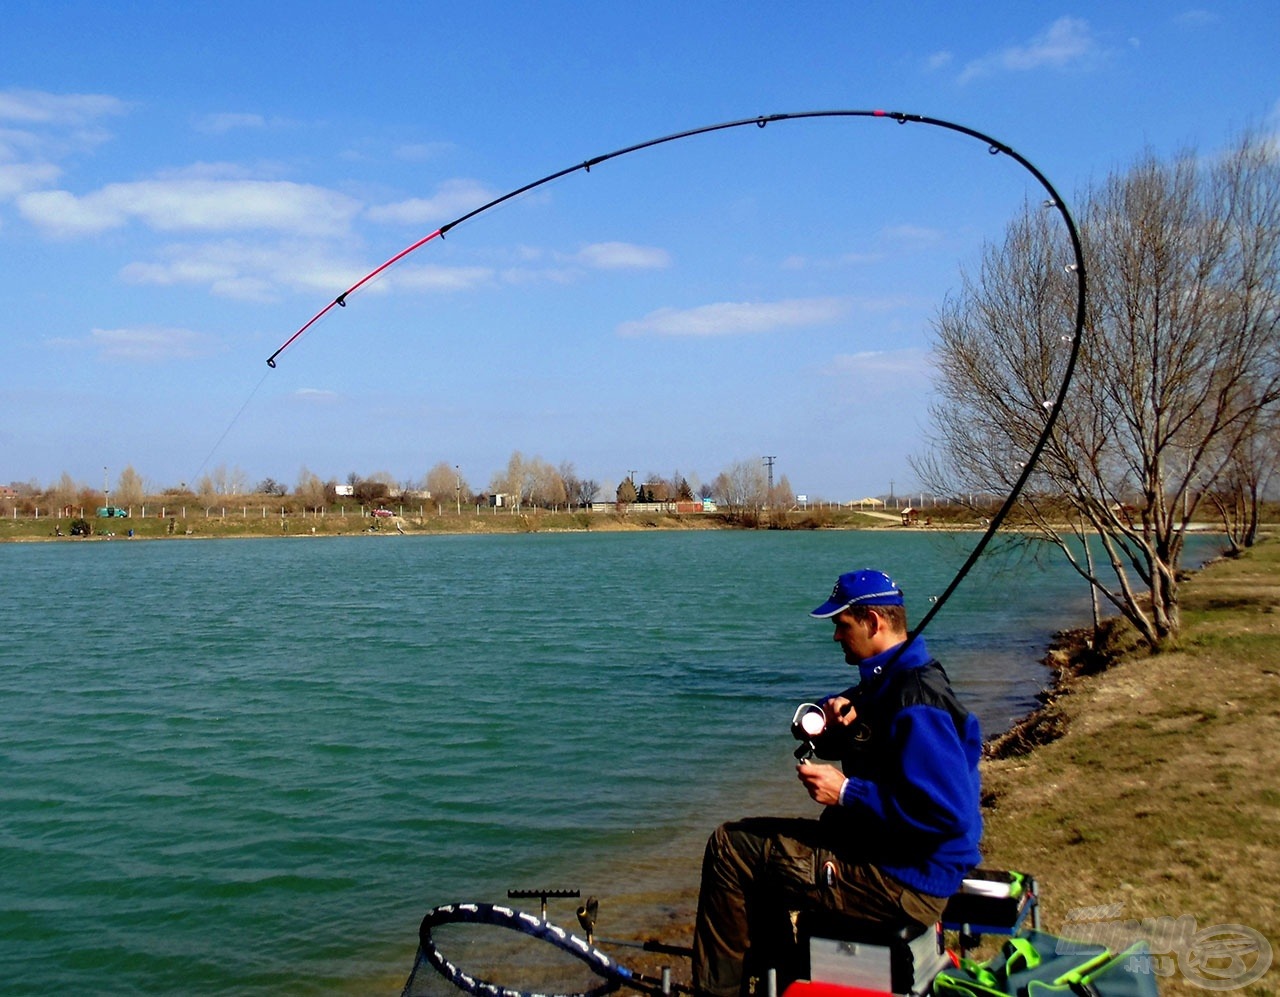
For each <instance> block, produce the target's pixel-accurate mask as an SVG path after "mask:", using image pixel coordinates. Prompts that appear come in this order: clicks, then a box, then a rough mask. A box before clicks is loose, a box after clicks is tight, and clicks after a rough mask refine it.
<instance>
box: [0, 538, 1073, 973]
mask: <svg viewBox="0 0 1280 997" xmlns="http://www.w3.org/2000/svg"><path fill="white" fill-rule="evenodd" d="M972 539H973V538H972V537H961V538H953V537H947V536H942V535H931V534H928V533H913V534H889V533H877V532H871V533H857V532H823V533H724V532H712V533H701V532H698V533H667V532H661V533H625V534H617V533H615V534H560V535H542V534H535V535H529V536H513V537H499V536H483V537H400V536H397V537H363V536H360V537H343V538H321V539H305V538H297V539H279V540H268V539H263V540H255V541H161V542H143V541H135V542H130V541H124V540H121V541H115V542H110V543H60V544H15V545H5V546H3V547H0V572H3V577H4V579H5V582H6V585H5V588H6V592H5V598H4V600H3V601H2V602H0V766H2V769H3V776H2V777H0V981H2V982H3V989H4V991H5V992H6V993H13V994H27V993H30V994H36V993H40V994H43V993H50V992H58V991H76V992H79V991H86V992H88V991H93V992H97V993H111V994H161V993H177V992H186V993H208V994H264V995H265V994H273V995H274V994H285V993H288V994H322V993H392V994H394V993H397V992H398V989H399V986H400V984H401V983H402V982H403V980H404V977H405V975H406V973H407V971H408V969H409V966H410V965H411V963H412V960H413V955H414V950H415V947H416V929H417V924H418V921H419V919H420V918H421V916H422V914H423V913H424V912H425V911H426V910H427V909H428V908H429V907H431V906H434V905H436V904H439V903H443V902H446V901H452V900H464V899H477V900H498V899H501V898H502V897H503V896H505V890H506V889H507V888H508V887H511V886H516V887H535V888H543V887H546V886H548V885H551V886H572V887H577V886H582V887H583V888H584V892H585V890H586V889H590V890H591V891H593V892H604V893H605V895H612V894H613V893H623V894H626V893H632V894H634V893H637V892H640V891H642V890H644V889H646V888H648V887H654V888H658V889H661V888H665V887H667V886H674V885H685V886H688V885H691V882H690V877H694V878H696V868H697V866H696V847H697V846H696V843H697V842H699V841H700V840H701V838H702V837H704V836H705V834H706V832H707V831H709V830H710V829H711V828H712V827H714V825H715V824H716V823H718V822H719V821H721V820H723V819H726V818H729V817H733V816H739V815H741V814H743V813H746V812H748V811H750V810H752V809H753V807H754V804H755V803H756V802H758V801H759V800H760V799H761V798H762V797H765V798H767V797H769V796H770V794H774V795H778V794H783V793H785V794H798V793H799V790H798V788H797V787H796V786H795V784H794V781H793V780H794V776H793V774H792V770H791V750H792V747H793V742H792V741H791V739H790V735H789V733H788V723H789V720H790V716H791V712H792V710H793V708H794V705H795V704H796V703H798V702H799V701H801V700H802V699H805V698H808V697H810V696H812V695H814V694H817V693H822V692H825V691H831V690H834V689H838V688H842V687H843V686H845V685H847V684H849V681H850V676H849V672H848V669H847V667H846V666H845V665H844V664H843V662H842V661H841V659H840V656H839V653H838V651H837V649H836V648H835V646H834V645H833V644H832V643H831V642H830V628H829V627H828V626H827V625H824V624H820V623H817V622H815V621H812V620H810V619H808V618H807V616H806V613H807V611H808V610H809V609H810V608H812V607H813V606H815V605H817V603H818V602H820V601H822V599H823V598H824V597H825V596H826V594H827V592H828V591H829V590H830V586H831V584H832V582H833V580H834V577H835V575H836V574H838V573H839V572H841V571H843V570H848V569H849V568H852V567H858V566H881V567H885V568H887V569H888V570H890V571H891V572H892V573H893V574H894V575H895V577H896V578H897V579H898V581H899V583H900V584H901V585H903V586H904V588H905V589H906V590H907V593H908V598H909V601H910V602H911V603H912V604H913V605H915V606H918V607H923V606H924V605H926V604H927V599H928V597H929V594H930V593H936V592H940V591H941V590H942V589H943V588H944V587H945V585H946V583H947V582H948V581H949V580H950V577H951V575H952V573H953V572H954V570H955V568H956V567H957V566H958V565H959V563H960V562H961V560H962V559H963V555H964V553H965V551H966V549H967V545H968V544H969V543H971V542H972ZM979 564H980V568H979V570H976V571H975V572H974V573H973V575H971V576H970V578H969V579H967V580H966V583H965V585H964V586H962V587H961V589H960V590H959V591H958V592H957V594H956V595H955V596H954V597H953V599H952V600H951V601H950V602H949V603H948V605H947V607H946V608H945V609H944V611H943V612H942V613H941V614H940V615H939V617H938V618H937V619H936V620H935V621H934V623H933V624H932V625H931V626H930V628H929V631H928V633H927V637H928V639H929V644H930V647H931V649H932V650H933V652H934V653H935V655H937V656H938V657H939V658H940V659H942V660H943V662H944V664H945V665H946V666H947V668H948V670H949V672H950V673H951V675H952V678H953V680H954V681H955V684H956V685H957V686H958V687H959V688H960V689H961V691H962V693H963V695H964V696H965V697H966V698H967V699H968V701H969V703H970V705H971V706H972V707H973V708H974V709H975V711H976V712H978V713H979V715H980V716H981V717H982V719H983V723H984V727H985V728H986V729H987V730H993V729H997V728H999V727H1001V726H1003V725H1004V724H1006V723H1007V722H1008V721H1009V720H1010V719H1011V718H1013V717H1015V716H1017V715H1020V714H1021V713H1023V712H1025V711H1026V710H1027V709H1028V708H1029V707H1030V706H1031V705H1033V702H1034V696H1035V693H1036V692H1037V691H1038V690H1039V688H1040V687H1041V685H1042V683H1043V681H1044V680H1045V678H1046V675H1045V671H1044V669H1043V668H1042V667H1041V666H1040V665H1038V664H1036V659H1037V658H1039V657H1040V655H1041V654H1042V652H1043V646H1044V644H1045V642H1046V640H1047V639H1048V637H1049V635H1050V634H1051V633H1052V632H1053V631H1054V630H1056V629H1059V628H1061V627H1063V626H1066V625H1073V624H1077V623H1080V622H1083V620H1084V619H1085V617H1086V614H1087V603H1086V601H1085V600H1086V592H1085V590H1084V588H1083V586H1082V585H1081V583H1080V582H1079V581H1078V580H1076V579H1075V577H1074V576H1073V575H1072V574H1071V573H1070V572H1069V570H1068V569H1066V568H1065V566H1062V565H1060V564H1057V563H1056V562H1054V564H1055V565H1056V566H1055V567H1054V568H1052V569H1044V568H1040V567H1038V566H1036V565H1034V564H1031V563H1029V562H1025V561H1013V560H1010V559H1007V558H1001V557H999V556H995V557H989V558H984V559H983V560H982V561H981V562H979ZM918 612H919V610H917V613H918ZM788 798H789V797H788ZM805 802H806V801H804V800H803V799H801V800H799V801H798V803H797V806H801V805H802V804H804V803H805ZM691 842H692V843H694V844H691ZM653 856H671V858H670V859H669V860H668V859H665V858H664V859H663V860H662V861H660V862H657V863H656V864H655V863H654V862H653ZM578 876H582V877H584V878H589V879H590V880H591V881H590V882H583V883H578V882H576V881H566V880H574V879H575V877H578ZM664 879H665V880H666V881H661V880H664ZM570 920H571V915H570Z"/></svg>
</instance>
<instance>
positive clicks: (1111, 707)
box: [984, 543, 1280, 994]
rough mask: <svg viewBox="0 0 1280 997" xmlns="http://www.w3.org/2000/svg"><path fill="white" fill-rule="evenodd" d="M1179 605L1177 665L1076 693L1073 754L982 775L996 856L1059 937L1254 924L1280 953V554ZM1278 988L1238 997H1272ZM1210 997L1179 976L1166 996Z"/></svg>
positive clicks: (1145, 662)
mask: <svg viewBox="0 0 1280 997" xmlns="http://www.w3.org/2000/svg"><path fill="white" fill-rule="evenodd" d="M1183 605H1184V630H1183V635H1182V638H1181V646H1180V647H1179V649H1177V650H1175V651H1170V652H1166V653H1163V654H1160V655H1156V656H1140V655H1135V656H1129V657H1127V658H1126V659H1124V660H1123V661H1121V662H1120V663H1119V664H1117V665H1115V666H1113V667H1112V668H1110V669H1109V670H1107V671H1105V672H1102V673H1101V674H1097V675H1093V676H1089V677H1087V678H1079V679H1075V680H1072V681H1070V682H1069V683H1068V685H1067V687H1066V689H1065V690H1064V694H1063V695H1060V696H1059V697H1058V698H1057V699H1056V701H1055V702H1054V704H1053V709H1054V711H1055V712H1056V713H1057V715H1058V717H1059V719H1060V721H1061V723H1063V724H1065V734H1063V736H1062V737H1061V738H1059V739H1058V740H1055V741H1053V742H1052V743H1050V744H1046V745H1042V746H1040V747H1038V748H1036V749H1035V750H1034V751H1032V752H1031V753H1030V754H1028V755H1025V756H1022V757H1018V758H1010V759H1003V760H998V761H990V762H988V763H986V770H985V785H986V788H987V791H988V794H989V797H990V798H991V799H992V801H993V806H992V807H991V809H990V810H989V811H988V813H987V815H986V817H987V829H986V844H985V849H984V850H985V853H986V855H987V856H988V861H989V862H990V863H992V864H995V865H1001V866H1006V867H1011V868H1019V869H1025V870H1027V871H1029V872H1032V873H1034V874H1035V875H1036V876H1037V878H1038V879H1039V882H1040V885H1041V893H1042V897H1043V903H1042V911H1043V914H1044V925H1045V927H1046V928H1047V930H1050V931H1055V932H1056V931H1062V930H1063V929H1064V928H1069V926H1070V923H1071V921H1072V916H1071V912H1072V911H1074V910H1078V909H1080V908H1092V907H1112V908H1113V909H1116V908H1115V905H1122V906H1120V907H1119V908H1118V909H1119V911H1120V913H1119V915H1118V916H1119V917H1120V918H1121V919H1125V920H1129V919H1132V920H1136V921H1142V920H1144V919H1151V920H1154V919H1158V918H1173V919H1176V918H1179V917H1183V916H1188V915H1189V916H1191V917H1193V918H1194V919H1195V921H1196V923H1197V925H1198V927H1199V928H1201V929H1203V928H1207V927H1210V926H1213V925H1219V924H1242V925H1245V926H1247V927H1250V928H1254V929H1256V930H1258V931H1260V932H1262V934H1263V935H1264V936H1266V937H1267V938H1268V939H1271V940H1272V945H1273V947H1274V946H1276V940H1277V939H1280V917H1278V916H1277V913H1276V899H1277V897H1280V848H1278V846H1280V776H1278V774H1277V773H1280V544H1275V543H1271V544H1264V545H1262V546H1260V547H1258V548H1256V549H1254V550H1253V551H1252V552H1250V554H1249V555H1248V556H1246V557H1244V558H1241V559H1238V560H1233V561H1222V562H1219V563H1217V564H1214V565H1211V566H1210V567H1208V568H1207V569H1205V571H1203V572H1202V573H1201V574H1200V575H1198V576H1197V577H1196V578H1194V579H1193V580H1192V581H1191V582H1190V583H1189V584H1188V585H1187V586H1186V588H1185V596H1184V603H1183ZM1076 920H1077V921H1079V920H1081V918H1079V917H1077V918H1076ZM1170 968H1171V967H1170ZM1277 979H1280V970H1276V969H1273V970H1272V971H1271V972H1270V973H1268V975H1267V976H1266V977H1264V978H1263V979H1262V980H1261V981H1259V982H1258V983H1257V984H1254V986H1253V987H1251V988H1247V989H1246V990H1244V991H1240V992H1243V993H1250V994H1272V993H1276V992H1277ZM1203 992H1204V991H1203V990H1202V989H1200V988H1198V987H1195V986H1193V985H1192V984H1191V983H1190V982H1189V981H1188V980H1186V979H1185V978H1184V977H1183V974H1182V973H1181V972H1180V971H1178V972H1175V973H1174V974H1173V975H1172V976H1170V977H1169V978H1167V979H1164V980H1162V981H1161V993H1163V994H1193V993H1203Z"/></svg>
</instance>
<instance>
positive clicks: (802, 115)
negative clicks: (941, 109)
mask: <svg viewBox="0 0 1280 997" xmlns="http://www.w3.org/2000/svg"><path fill="white" fill-rule="evenodd" d="M817 118H877V119H883V120H885V121H892V122H896V123H897V124H899V125H906V124H920V125H929V126H932V127H936V128H942V129H945V130H947V131H952V132H956V133H958V134H961V135H967V136H969V137H970V138H973V139H976V140H978V141H979V142H982V143H983V144H985V145H986V146H987V151H988V152H989V153H991V155H993V156H999V155H1003V156H1007V157H1009V158H1010V159H1012V160H1013V161H1014V162H1016V163H1017V164H1018V165H1019V166H1021V167H1023V169H1025V170H1026V171H1027V172H1028V173H1030V174H1031V175H1032V176H1033V177H1034V178H1035V179H1036V181H1037V182H1038V183H1039V184H1040V186H1041V187H1043V188H1044V190H1045V192H1046V193H1047V194H1048V199H1047V200H1046V201H1045V202H1044V206H1045V207H1046V208H1051V209H1053V210H1055V211H1057V212H1058V214H1059V216H1060V217H1061V219H1062V221H1063V224H1064V225H1065V226H1066V229H1067V233H1068V235H1069V237H1070V240H1071V248H1072V253H1073V256H1074V260H1073V261H1072V262H1070V263H1067V264H1065V270H1066V272H1067V273H1069V274H1071V275H1073V276H1074V278H1075V281H1076V315H1075V329H1074V331H1073V333H1072V334H1071V336H1070V343H1071V349H1070V353H1069V355H1068V357H1067V361H1066V365H1065V370H1064V374H1063V378H1062V383H1061V385H1060V386H1059V388H1058V394H1057V398H1056V399H1055V400H1054V402H1053V404H1052V406H1050V407H1049V410H1048V416H1047V418H1046V419H1045V424H1044V427H1043V429H1042V430H1041V433H1040V436H1039V438H1038V439H1037V440H1036V443H1035V445H1034V446H1033V447H1032V449H1031V452H1030V453H1029V454H1028V455H1027V458H1026V461H1025V462H1024V463H1023V468H1022V473H1021V474H1020V475H1019V477H1018V479H1017V481H1016V482H1015V483H1014V485H1013V488H1012V489H1011V490H1010V492H1009V495H1008V497H1007V498H1006V499H1005V501H1004V503H1003V505H1001V506H1000V508H999V510H998V511H997V512H996V514H995V515H994V516H992V517H991V521H990V524H989V525H988V527H987V529H986V530H985V531H984V532H983V534H982V536H981V537H980V538H979V540H978V543H977V544H976V545H975V546H974V548H973V550H972V551H971V552H970V554H969V556H968V558H967V559H966V560H965V562H964V564H963V565H961V567H960V569H959V570H958V571H957V572H956V574H955V577H954V578H952V580H951V582H950V584H949V585H948V586H947V587H946V589H945V590H944V591H943V592H942V594H941V595H939V596H937V597H936V598H934V599H933V600H932V605H931V606H930V608H929V611H928V612H927V613H926V614H925V616H924V617H923V618H922V619H921V621H920V623H919V624H917V625H916V627H915V629H914V630H912V631H911V632H910V634H909V635H908V638H907V641H906V642H905V643H904V644H902V645H901V646H900V647H899V649H898V654H901V653H902V651H903V650H905V649H906V648H907V646H909V645H910V643H911V642H912V641H914V640H915V638H916V637H918V636H919V635H920V634H921V633H922V632H923V631H924V629H925V627H926V626H928V624H929V622H930V621H931V620H932V619H933V618H934V617H935V616H936V615H937V614H938V613H939V612H940V611H941V609H942V607H943V606H944V605H945V604H946V602H947V600H948V599H950V598H951V595H952V593H953V592H955V590H956V588H957V587H959V585H960V583H961V582H962V581H963V580H964V578H965V576H966V575H968V573H969V571H970V569H972V567H973V566H974V564H975V563H977V560H978V558H979V557H981V556H982V553H983V551H984V550H986V548H987V545H988V544H989V543H990V542H991V539H992V538H993V537H994V536H995V534H996V531H997V530H999V528H1000V526H1001V525H1002V524H1003V523H1004V521H1005V519H1006V518H1007V517H1008V515H1009V512H1010V511H1011V510H1012V509H1013V506H1014V503H1016V502H1017V499H1018V496H1019V495H1020V494H1021V492H1022V489H1023V488H1024V486H1025V485H1026V483H1027V481H1028V479H1029V478H1030V477H1031V474H1032V471H1033V470H1034V469H1035V465H1036V463H1037V462H1038V461H1039V459H1040V455H1041V454H1042V453H1043V452H1044V448H1045V447H1046V446H1047V444H1048V442H1049V438H1050V436H1051V435H1052V433H1053V428H1054V426H1055V424H1056V423H1057V421H1058V415H1059V413H1060V412H1061V411H1062V407H1063V403H1064V402H1065V400H1066V397H1067V391H1068V388H1069V387H1070V384H1071V379H1072V376H1073V374H1074V372H1075V368H1076V361H1077V358H1078V357H1079V353H1080V345H1081V340H1082V337H1083V332H1084V316H1085V267H1084V252H1083V250H1082V248H1081V242H1080V235H1079V232H1078V231H1077V230H1076V225H1075V222H1074V221H1073V220H1072V217H1071V212H1070V211H1069V210H1068V209H1067V207H1066V204H1065V202H1064V201H1063V200H1062V198H1061V197H1060V196H1059V194H1058V192H1057V190H1055V189H1054V186H1053V184H1051V183H1050V182H1049V180H1048V178H1047V177H1045V175H1044V174H1043V173H1041V172H1040V171H1039V170H1038V169H1037V168H1036V167H1035V166H1034V165H1033V164H1032V163H1031V162H1030V161H1029V160H1027V159H1026V158H1025V157H1023V156H1022V155H1020V154H1019V153H1018V152H1016V151H1015V150H1014V149H1012V148H1011V147H1010V146H1008V145H1006V144H1005V143H1003V142H1001V141H999V140H998V139H995V138H993V137H992V136H990V135H987V134H985V133H984V132H981V131H978V130H977V129H974V128H970V127H968V126H967V125H962V124H958V123H956V122H953V121H946V120H944V119H942V118H931V117H926V116H924V115H920V114H908V113H904V112H901V111H884V110H833V111H801V112H796V113H787V114H768V115H761V116H758V117H754V118H740V119H737V120H735V121H724V122H720V123H718V124H712V125H703V126H701V127H698V128H690V129H686V130H684V131H679V132H673V133H672V134H670V135H664V136H662V137H660V138H653V139H649V140H647V141H644V142H638V143H636V144H634V145H629V146H625V147H623V148H621V149H615V150H614V151H613V152H607V153H604V154H603V155H598V156H593V157H591V158H589V159H586V160H584V161H582V162H579V163H575V164H573V165H571V166H566V167H564V168H563V169H559V170H556V171H555V172H553V173H549V174H547V175H546V176H544V177H541V178H540V179H537V180H534V181H531V182H530V183H526V184H523V185H522V186H520V187H517V188H515V189H514V190H511V191H508V192H507V193H505V194H502V195H500V196H498V197H495V198H493V199H492V200H490V201H488V202H486V203H485V204H482V205H480V206H479V207H478V208H473V209H472V210H470V211H468V212H466V213H465V214H462V215H460V216H458V217H457V218H455V219H454V220H453V221H451V222H448V223H447V224H445V225H442V226H440V227H439V228H438V229H436V230H435V231H434V232H431V233H430V234H428V235H425V236H423V237H422V238H421V239H418V240H417V241H416V242H414V243H412V244H411V245H409V246H406V247H405V248H404V249H402V250H401V251H400V252H398V253H396V254H395V255H394V256H392V257H390V258H389V259H388V260H386V261H385V262H383V263H382V264H380V265H379V266H377V267H375V268H374V269H373V270H371V271H370V272H369V273H368V274H366V275H365V276H363V277H361V278H360V279H359V280H357V281H356V282H355V283H354V284H352V285H351V286H350V287H348V288H347V289H346V290H345V291H343V292H342V293H341V294H339V295H338V296H337V297H336V298H334V299H333V301H331V302H329V303H328V304H327V305H325V306H324V307H323V308H321V309H320V311H318V312H317V313H316V314H315V315H313V316H312V317H311V318H310V319H309V320H308V321H307V322H305V323H303V325H302V326H301V327H300V328H299V329H298V330H297V331H296V332H294V333H293V334H292V335H291V336H289V338H288V339H286V340H285V341H284V343H282V344H281V345H280V347H279V348H278V349H277V350H276V351H275V352H274V353H272V354H271V356H269V357H268V358H267V366H268V367H269V368H273V369H274V368H275V366H276V360H277V359H278V358H279V356H280V354H282V353H283V352H284V351H285V350H287V349H288V348H289V347H290V346H292V345H293V344H294V343H295V342H296V341H297V340H298V339H300V338H301V337H302V336H303V335H304V334H305V333H306V332H307V330H308V329H310V328H311V327H312V326H314V325H315V324H316V322H318V321H319V320H320V319H321V318H323V317H324V316H326V315H328V314H329V313H330V312H331V311H332V310H333V309H334V308H345V307H346V305H347V299H348V298H349V297H350V296H351V295H353V294H355V293H356V292H357V291H359V290H360V289H361V288H363V287H364V286H365V285H367V284H368V283H369V282H370V281H371V280H373V279H374V278H376V277H378V276H379V275H381V274H383V273H384V272H386V271H387V270H388V269H390V268H391V267H393V266H395V265H396V264H397V263H399V262H400V261H401V260H403V259H404V258H405V257H406V256H408V255H409V254H411V253H413V252H415V251H417V250H418V249H421V248H422V247H423V246H425V245H426V244H427V243H429V242H431V241H433V240H435V239H437V238H439V239H444V238H445V236H446V235H447V234H448V233H449V232H450V231H452V230H453V229H454V228H456V227H457V226H459V225H461V224H462V223H463V222H466V221H470V220H471V219H472V218H475V217H476V216H478V215H481V214H483V213H484V212H486V211H488V210H490V209H491V208H495V207H497V206H498V205H501V204H505V203H506V202H508V201H511V200H513V199H515V198H518V197H520V196H522V195H524V194H527V193H529V192H530V191H533V190H536V189H537V188H539V187H542V186H544V185H545V184H549V183H552V182H553V181H556V180H560V179H562V178H564V177H567V176H569V175H571V174H573V173H577V172H579V171H582V172H585V173H590V172H591V169H592V168H593V167H595V166H599V165H601V164H602V163H606V162H609V161H610V160H613V159H618V158H620V157H622V156H627V155H630V154H631V153H634V152H640V151H642V150H645V149H652V148H655V147H657V146H662V145H667V144H670V143H672V142H678V141H681V140H683V139H688V138H694V137H696V136H699V135H710V134H712V133H716V132H723V131H728V130H730V129H736V128H749V127H750V126H753V125H754V126H755V127H756V128H758V129H761V130H763V129H765V128H766V127H767V126H769V125H772V124H777V123H780V122H784V121H800V120H806V119H817ZM255 390H256V389H255ZM228 428H229V427H228ZM223 435H224V436H225V435H226V434H225V433H224V434H223ZM207 459H208V458H206V460H207ZM895 657H896V656H895Z"/></svg>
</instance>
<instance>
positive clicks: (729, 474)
mask: <svg viewBox="0 0 1280 997" xmlns="http://www.w3.org/2000/svg"><path fill="white" fill-rule="evenodd" d="M768 493H769V481H768V479H767V478H766V477H765V473H764V469H763V468H761V466H760V462H759V461H758V460H740V461H738V462H737V463H735V464H731V465H730V466H729V467H727V468H725V470H724V471H723V472H721V474H720V475H719V476H718V477H717V478H716V495H717V497H718V498H719V499H720V501H721V502H723V503H724V504H725V505H726V506H728V508H729V509H731V510H734V511H744V512H745V511H759V510H760V509H762V508H763V507H764V506H765V504H766V503H767V501H768Z"/></svg>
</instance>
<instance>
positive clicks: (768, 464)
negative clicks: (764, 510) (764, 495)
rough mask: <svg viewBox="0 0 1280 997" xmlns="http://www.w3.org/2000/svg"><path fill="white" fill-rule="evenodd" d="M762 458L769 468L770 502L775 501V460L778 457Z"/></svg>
mask: <svg viewBox="0 0 1280 997" xmlns="http://www.w3.org/2000/svg"><path fill="white" fill-rule="evenodd" d="M760 459H761V460H762V461H764V465H765V467H767V468H768V469H769V502H771V503H772V501H773V462H774V461H775V460H777V459H778V458H777V457H761V458H760Z"/></svg>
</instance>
